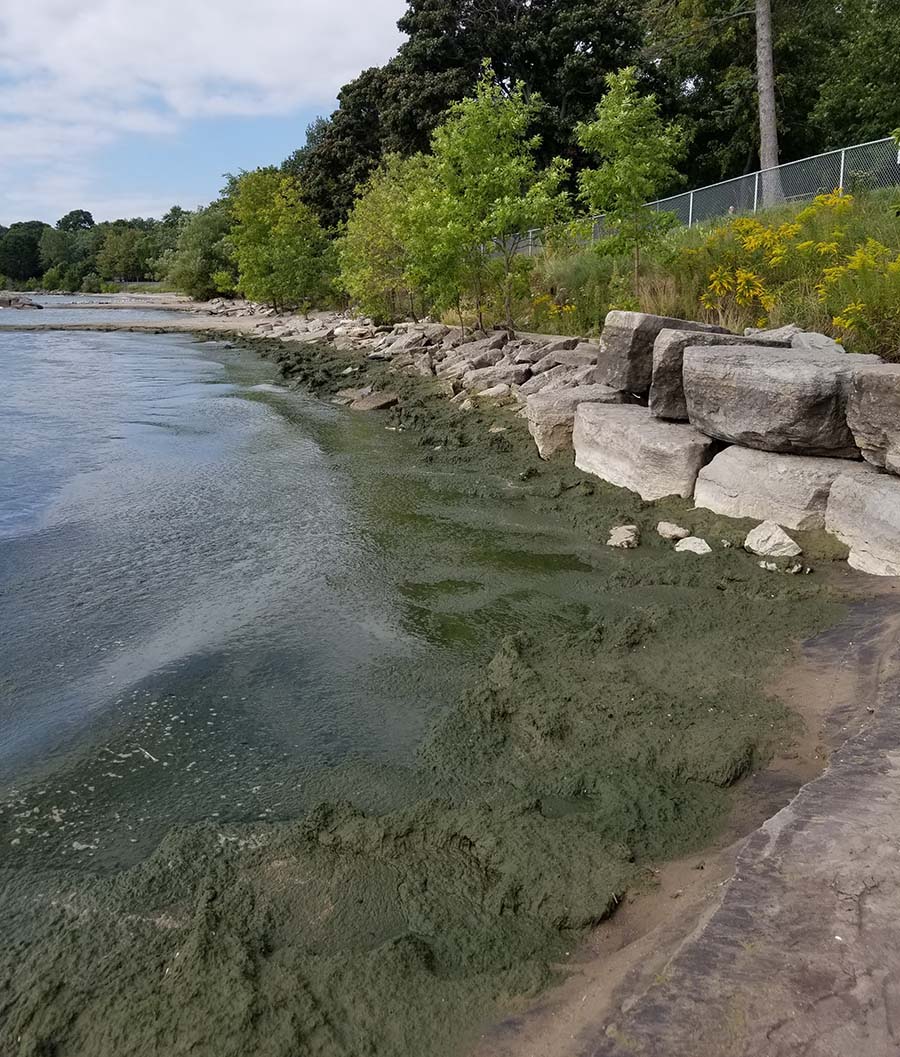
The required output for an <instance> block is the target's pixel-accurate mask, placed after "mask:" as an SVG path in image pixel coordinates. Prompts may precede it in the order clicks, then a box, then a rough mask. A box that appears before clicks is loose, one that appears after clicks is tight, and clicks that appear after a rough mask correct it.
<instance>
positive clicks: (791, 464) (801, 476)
mask: <svg viewBox="0 0 900 1057" xmlns="http://www.w3.org/2000/svg"><path fill="white" fill-rule="evenodd" d="M865 472H869V471H868V469H867V467H866V466H865V464H864V463H861V462H860V463H851V462H847V460H846V459H827V458H822V457H819V456H807V455H781V454H777V453H775V452H768V451H757V450H755V449H753V448H742V447H739V446H738V445H736V444H735V445H732V446H731V447H730V448H726V449H725V450H724V451H723V452H720V453H719V454H718V455H717V456H716V457H715V458H714V459H713V460H712V462H711V463H709V464H708V465H707V466H704V467H703V469H702V470H701V471H700V473H699V475H698V477H697V487H696V489H695V491H694V503H695V504H696V505H697V506H698V507H702V508H703V509H705V510H711V511H713V513H714V514H722V515H724V516H725V517H732V518H753V519H754V520H756V521H774V522H775V523H776V524H778V525H783V526H784V527H785V528H789V529H801V530H806V529H820V528H824V527H825V507H826V505H827V503H828V493H829V492H830V491H831V486H832V485H833V484H834V482H835V481H836V480H837V479H838V477H840V476H841V474H844V473H865Z"/></svg>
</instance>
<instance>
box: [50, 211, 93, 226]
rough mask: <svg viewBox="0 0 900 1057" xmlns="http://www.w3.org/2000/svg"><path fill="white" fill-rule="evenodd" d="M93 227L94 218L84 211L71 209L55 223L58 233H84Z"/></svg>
mask: <svg viewBox="0 0 900 1057" xmlns="http://www.w3.org/2000/svg"><path fill="white" fill-rule="evenodd" d="M93 226H94V218H93V217H92V216H91V214H90V213H89V212H88V211H87V210H86V209H73V210H72V211H71V212H70V213H66V215H65V216H64V217H60V218H59V220H57V222H56V227H57V230H58V231H86V230H87V229H89V228H92V227H93Z"/></svg>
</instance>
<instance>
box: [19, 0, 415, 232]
mask: <svg viewBox="0 0 900 1057" xmlns="http://www.w3.org/2000/svg"><path fill="white" fill-rule="evenodd" d="M405 6H406V4H405V2H404V0H250V2H248V0H153V2H152V3H149V4H148V3H134V2H133V0H32V3H30V4H26V3H24V2H22V0H0V220H3V219H4V214H7V213H10V214H12V212H15V213H16V215H15V216H13V215H10V216H7V217H5V219H6V220H7V221H8V220H10V219H18V218H20V217H22V216H24V215H25V214H24V213H21V212H19V210H20V208H23V209H24V208H25V207H28V208H30V209H31V210H32V213H33V214H35V211H37V213H36V214H35V215H45V216H48V217H49V218H52V217H53V214H54V211H58V210H63V209H68V208H72V206H71V203H72V202H73V201H74V200H76V199H77V196H78V193H79V192H80V191H82V190H83V189H84V187H85V186H89V185H90V182H91V177H92V170H91V154H92V152H94V151H96V150H97V149H98V148H101V147H104V146H108V145H109V144H111V143H115V142H116V140H117V138H118V137H120V136H122V135H125V134H139V135H148V136H156V135H165V134H166V133H172V132H177V131H179V130H180V129H183V128H184V127H185V126H186V125H187V123H189V122H190V120H191V119H195V118H208V117H219V118H222V117H225V118H227V117H228V116H235V117H248V116H249V117H253V116H272V115H290V114H291V113H294V112H296V111H297V110H299V109H301V108H308V107H317V108H326V107H328V105H329V101H330V100H332V99H333V98H334V96H335V94H336V92H337V90H338V89H339V88H340V86H341V85H342V84H344V83H346V82H347V81H349V80H351V79H352V78H353V77H355V76H356V75H357V74H358V73H359V72H360V70H362V69H364V68H365V67H367V66H371V65H375V64H380V63H383V62H384V61H385V60H386V59H387V58H388V57H389V56H390V55H391V54H393V52H394V50H395V49H396V47H397V45H398V43H399V42H400V35H399V32H398V30H397V29H396V20H397V18H398V17H399V16H400V15H401V14H402V12H403V10H404V9H405ZM273 160H277V159H273ZM177 183H178V178H177V175H176V174H173V181H172V186H173V188H174V187H175V186H176V185H177ZM120 191H121V193H122V195H123V196H126V197H127V201H129V202H131V203H132V204H135V205H136V204H139V203H140V202H141V201H144V200H146V201H147V202H148V203H149V202H150V201H151V200H155V196H156V191H155V190H154V189H152V188H151V189H148V194H147V195H142V189H141V188H121V189H120ZM123 200H126V198H125V197H123ZM170 204H171V203H170ZM48 210H49V213H48ZM137 211H139V212H145V213H146V212H147V211H148V210H147V209H142V210H137ZM26 213H27V209H26ZM108 213H109V215H114V214H115V215H122V214H121V213H117V212H116V210H115V209H109V210H108Z"/></svg>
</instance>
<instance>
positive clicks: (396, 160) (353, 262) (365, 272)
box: [338, 154, 429, 320]
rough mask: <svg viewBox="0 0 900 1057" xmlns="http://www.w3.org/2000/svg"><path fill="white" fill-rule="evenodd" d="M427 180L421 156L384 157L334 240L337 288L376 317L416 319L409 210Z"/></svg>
mask: <svg viewBox="0 0 900 1057" xmlns="http://www.w3.org/2000/svg"><path fill="white" fill-rule="evenodd" d="M428 179H429V175H428V162H427V160H426V159H425V158H424V157H422V155H414V156H413V157H412V158H401V157H400V156H399V155H396V154H392V155H389V156H388V157H387V158H386V159H385V161H384V162H383V163H382V165H381V166H380V168H379V169H378V170H377V171H376V172H375V173H373V175H372V176H371V177H370V178H369V180H368V181H367V182H366V183H365V184H364V185H363V186H362V187H361V188H360V194H359V197H358V198H357V200H356V202H355V203H354V206H353V209H352V210H351V212H350V216H349V217H348V219H347V224H346V226H345V228H344V232H343V235H342V237H341V239H340V240H339V242H338V259H339V262H340V279H341V285H342V287H343V288H344V290H345V291H346V292H347V293H348V294H349V295H350V298H351V299H352V301H353V302H354V303H355V304H356V305H358V306H359V308H360V309H361V310H362V311H363V312H365V313H366V314H367V315H371V316H374V317H375V318H376V319H379V320H394V319H397V318H398V317H399V316H401V315H403V314H404V313H405V312H407V311H409V312H410V313H411V314H412V315H413V316H415V315H416V303H415V294H414V287H415V283H414V281H413V279H412V273H411V268H412V256H411V249H410V243H411V233H412V223H413V220H412V216H411V211H410V210H411V203H412V201H413V198H414V196H415V194H416V192H417V191H418V190H420V189H421V187H422V186H423V184H424V183H425V182H426V181H427V180H428Z"/></svg>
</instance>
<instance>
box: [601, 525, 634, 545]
mask: <svg viewBox="0 0 900 1057" xmlns="http://www.w3.org/2000/svg"><path fill="white" fill-rule="evenodd" d="M640 542H641V536H640V532H639V531H638V527H637V525H620V526H619V527H618V528H614V529H612V530H611V531H610V533H609V539H608V540H607V541H606V546H607V547H618V548H619V549H621V550H634V548H635V547H637V545H638V544H639V543H640Z"/></svg>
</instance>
